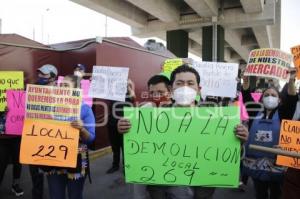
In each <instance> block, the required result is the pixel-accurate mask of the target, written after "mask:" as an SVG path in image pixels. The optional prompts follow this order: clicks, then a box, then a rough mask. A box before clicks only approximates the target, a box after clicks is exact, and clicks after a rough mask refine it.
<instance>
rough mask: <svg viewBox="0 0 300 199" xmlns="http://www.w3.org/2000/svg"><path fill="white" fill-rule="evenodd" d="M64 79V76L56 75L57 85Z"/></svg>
mask: <svg viewBox="0 0 300 199" xmlns="http://www.w3.org/2000/svg"><path fill="white" fill-rule="evenodd" d="M63 80H64V76H58V78H57V86H59V85H60V83H61V82H62V81H63Z"/></svg>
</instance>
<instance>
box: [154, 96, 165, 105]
mask: <svg viewBox="0 0 300 199" xmlns="http://www.w3.org/2000/svg"><path fill="white" fill-rule="evenodd" d="M150 101H151V102H153V103H155V104H156V106H160V105H161V104H165V103H166V102H168V101H169V98H168V97H166V96H159V97H150Z"/></svg>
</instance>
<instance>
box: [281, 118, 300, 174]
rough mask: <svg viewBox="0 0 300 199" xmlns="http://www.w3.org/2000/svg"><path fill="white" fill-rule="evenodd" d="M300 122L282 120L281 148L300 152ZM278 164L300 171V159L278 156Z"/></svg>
mask: <svg viewBox="0 0 300 199" xmlns="http://www.w3.org/2000/svg"><path fill="white" fill-rule="evenodd" d="M299 135H300V122H299V121H292V120H282V122H281V129H280V138H279V146H280V147H281V149H283V150H286V151H291V152H297V153H299V152H300V136H299ZM276 164H278V165H282V166H286V167H292V168H296V169H300V158H292V157H287V156H281V155H278V156H277V161H276Z"/></svg>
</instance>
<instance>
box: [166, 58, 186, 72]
mask: <svg viewBox="0 0 300 199" xmlns="http://www.w3.org/2000/svg"><path fill="white" fill-rule="evenodd" d="M182 64H183V60H182V59H167V60H165V62H164V65H163V72H167V73H171V72H172V71H173V70H175V69H176V68H178V67H179V66H181V65H182Z"/></svg>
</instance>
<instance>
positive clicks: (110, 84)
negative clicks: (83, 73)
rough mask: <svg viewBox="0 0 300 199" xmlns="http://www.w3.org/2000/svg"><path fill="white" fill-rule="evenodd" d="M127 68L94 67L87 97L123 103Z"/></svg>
mask: <svg viewBox="0 0 300 199" xmlns="http://www.w3.org/2000/svg"><path fill="white" fill-rule="evenodd" d="M128 72H129V68H125V67H109V66H94V67H93V75H92V83H91V87H90V90H89V96H90V97H93V98H100V99H108V100H115V101H123V102H124V101H125V97H126V91H127V79H128Z"/></svg>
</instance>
